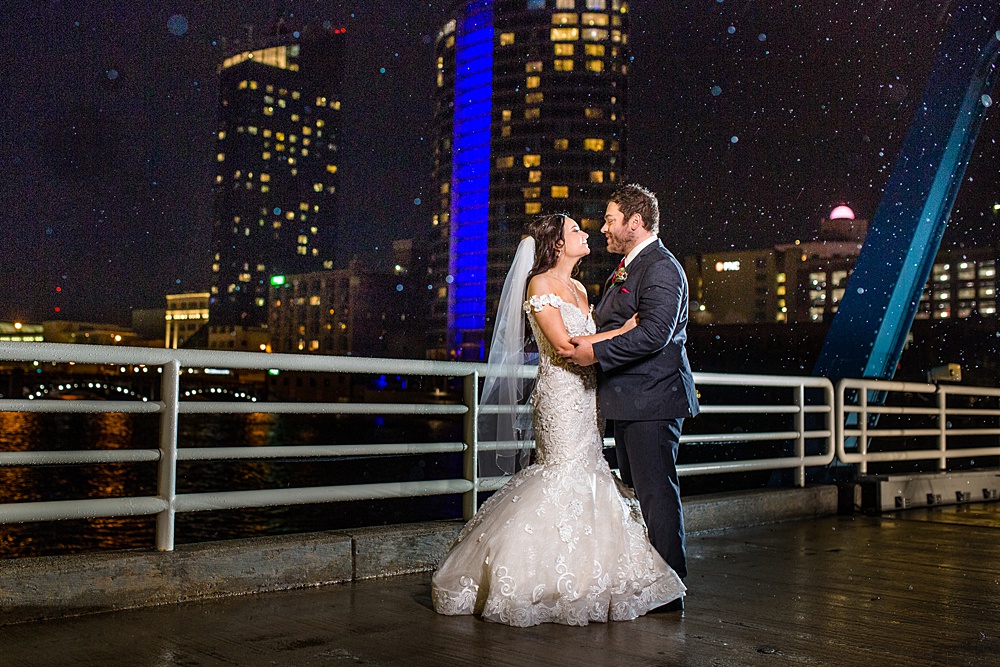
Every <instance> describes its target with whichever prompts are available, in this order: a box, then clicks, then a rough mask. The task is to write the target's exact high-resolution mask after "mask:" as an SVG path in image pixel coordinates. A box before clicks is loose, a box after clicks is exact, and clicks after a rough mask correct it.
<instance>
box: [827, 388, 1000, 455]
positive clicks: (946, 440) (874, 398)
mask: <svg viewBox="0 0 1000 667" xmlns="http://www.w3.org/2000/svg"><path fill="white" fill-rule="evenodd" d="M899 394H903V395H923V396H928V397H930V398H932V399H933V401H934V403H933V407H927V406H912V405H885V403H887V402H889V399H890V398H892V397H894V396H895V395H899ZM949 397H964V398H965V399H966V400H969V399H972V400H979V399H987V398H990V399H1000V389H998V388H995V387H968V386H961V385H945V384H920V383H916V382H895V381H888V380H857V379H843V380H841V381H840V382H838V383H837V396H836V408H837V415H836V420H835V421H836V425H837V434H836V442H837V458H838V459H839V460H840V461H841V462H843V463H849V464H856V465H857V466H858V472H859V473H862V474H865V473H867V472H868V464H869V463H878V462H887V461H928V460H936V461H937V465H936V468H937V470H938V471H945V470H947V469H948V461H949V460H951V459H969V458H974V457H984V456H1000V401H997V403H998V407H997V408H969V407H964V408H963V407H955V406H949V405H948V399H949ZM872 402H875V403H876V404H874V405H872V404H871V403H872ZM884 416H898V417H916V418H920V419H921V423H919V424H918V425H916V426H914V425H912V424H908V425H904V426H893V425H890V426H886V425H885V424H879V423H878V421H877V420H878V418H879V417H884ZM959 417H964V418H975V417H983V418H986V417H992V418H993V419H992V420H991V422H992V423H990V424H986V425H981V426H978V427H969V426H966V425H963V426H955V425H954V423H953V419H954V418H959ZM929 422H933V424H931V423H929ZM969 436H995V437H996V438H997V444H996V445H994V446H987V447H982V446H976V447H956V446H953V441H954V439H956V438H961V437H969ZM900 438H906V439H907V440H908V441H911V442H912V443H913V444H912V445H911V446H909V447H906V448H905V449H894V450H880V451H871V450H872V448H873V447H875V448H877V447H878V446H879V445H880V444H881V443H883V442H885V441H886V440H888V439H900ZM921 445H923V446H921Z"/></svg>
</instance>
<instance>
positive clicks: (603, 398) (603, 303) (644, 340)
mask: <svg viewBox="0 0 1000 667" xmlns="http://www.w3.org/2000/svg"><path fill="white" fill-rule="evenodd" d="M627 272H628V277H627V278H626V279H625V282H623V283H619V284H617V285H614V284H608V285H606V286H605V289H604V295H603V296H602V297H601V300H600V302H599V303H598V304H597V309H596V312H595V319H596V323H597V327H598V330H599V331H608V330H609V329H617V328H618V327H620V326H622V325H623V324H624V323H625V322H626V321H627V320H628V319H629V318H630V317H632V316H633V315H635V314H636V313H639V326H637V327H635V328H634V329H632V330H631V331H629V332H627V333H625V334H623V335H621V336H616V337H614V338H611V339H609V340H604V341H600V342H598V343H595V344H594V355H595V356H596V357H597V363H598V400H599V402H600V406H601V414H602V415H603V416H604V417H605V418H606V419H618V420H625V421H650V420H660V419H674V418H679V417H694V416H695V415H696V414H698V411H699V408H698V398H697V394H696V393H695V388H694V378H693V377H692V376H691V366H690V364H689V363H688V358H687V352H686V351H685V349H684V343H685V342H686V341H687V323H688V282H687V277H686V276H685V275H684V270H683V269H682V268H681V265H680V262H678V261H677V258H676V257H674V256H673V254H671V253H670V251H669V250H667V249H666V248H665V247H664V246H663V243H661V242H660V240H659V239H657V240H656V242H655V243H651V244H650V245H648V246H646V247H645V248H643V249H642V251H641V252H640V253H639V254H638V255H637V256H636V257H635V258H634V259H633V260H632V262H631V263H630V264H629V265H628V269H627Z"/></svg>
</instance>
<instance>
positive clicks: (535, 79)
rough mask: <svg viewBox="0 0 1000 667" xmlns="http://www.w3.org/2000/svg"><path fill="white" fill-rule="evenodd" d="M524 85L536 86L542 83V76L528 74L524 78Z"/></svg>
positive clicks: (527, 86)
mask: <svg viewBox="0 0 1000 667" xmlns="http://www.w3.org/2000/svg"><path fill="white" fill-rule="evenodd" d="M524 85H525V87H526V88H538V86H540V85H542V77H540V76H529V77H528V78H527V79H525V80H524Z"/></svg>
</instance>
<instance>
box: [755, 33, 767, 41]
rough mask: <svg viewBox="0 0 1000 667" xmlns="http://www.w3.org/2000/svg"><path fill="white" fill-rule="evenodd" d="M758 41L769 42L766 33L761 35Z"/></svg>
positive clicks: (758, 36)
mask: <svg viewBox="0 0 1000 667" xmlns="http://www.w3.org/2000/svg"><path fill="white" fill-rule="evenodd" d="M757 40H758V41H760V42H763V41H765V40H767V35H765V34H764V33H760V34H759V35H757Z"/></svg>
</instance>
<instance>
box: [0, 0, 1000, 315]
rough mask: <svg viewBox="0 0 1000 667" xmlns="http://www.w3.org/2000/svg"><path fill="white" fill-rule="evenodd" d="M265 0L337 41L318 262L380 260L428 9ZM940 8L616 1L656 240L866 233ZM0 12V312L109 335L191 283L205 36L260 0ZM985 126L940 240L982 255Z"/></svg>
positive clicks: (211, 120)
mask: <svg viewBox="0 0 1000 667" xmlns="http://www.w3.org/2000/svg"><path fill="white" fill-rule="evenodd" d="M283 4H284V5H285V7H286V9H287V10H288V11H290V12H292V14H293V15H294V17H295V18H296V19H305V20H308V19H312V18H318V19H325V20H330V21H332V22H333V23H334V24H335V25H340V26H344V27H346V28H347V30H348V48H347V50H348V54H349V68H348V71H347V73H346V75H345V88H344V91H343V96H342V100H343V110H344V111H343V113H344V121H345V123H344V140H343V142H342V144H341V147H342V154H341V161H340V165H339V166H340V174H341V176H342V181H341V193H342V195H343V197H342V210H341V215H342V218H343V220H344V221H345V223H346V227H347V228H348V229H352V230H362V231H363V232H364V233H363V234H362V233H356V234H355V235H354V236H353V238H344V239H343V242H342V244H341V246H340V247H339V248H338V252H339V255H338V261H339V263H341V264H344V263H346V261H347V260H348V259H350V258H351V257H352V256H354V255H365V256H369V257H371V261H372V264H373V265H376V266H378V265H381V264H383V263H384V262H386V261H387V259H388V253H387V246H388V245H389V242H390V241H391V240H392V239H393V238H406V237H412V236H414V235H416V234H417V233H418V232H419V231H420V230H421V229H423V228H424V227H425V226H426V225H428V224H429V220H430V217H431V215H432V212H431V210H430V208H429V207H428V206H427V205H426V204H423V205H422V204H420V203H419V202H420V201H427V200H428V199H430V197H429V196H428V195H429V194H430V190H429V176H430V168H431V164H432V162H431V151H430V144H431V142H430V135H429V132H430V130H431V127H430V121H431V118H430V112H431V105H430V102H429V100H430V96H431V94H432V91H433V86H434V71H435V70H434V55H433V45H434V36H435V35H436V32H437V29H438V28H439V26H440V24H441V23H442V17H443V16H444V15H445V8H446V7H447V6H448V5H449V4H450V3H447V2H444V3H441V2H435V3H416V2H412V3H411V2H387V1H384V0H378V1H374V0H366V1H363V2H362V1H359V2H355V3H348V2H341V1H322V2H320V1H312V0H305V1H299V2H296V1H293V0H290V1H288V2H285V3H283ZM955 4H956V3H955V2H952V1H948V0H939V1H923V0H879V1H874V2H872V1H868V0H841V1H839V2H838V1H834V0H809V1H807V2H806V1H803V2H762V1H760V0H722V1H718V0H688V1H674V0H671V1H667V0H634V2H632V3H631V11H632V14H631V30H630V49H631V54H632V56H633V58H634V60H633V62H632V63H631V69H630V81H629V87H630V88H629V105H630V120H629V125H628V132H629V143H628V150H629V159H628V165H629V167H628V170H627V174H626V176H627V177H628V178H630V179H633V180H637V181H639V182H642V183H643V184H645V185H647V186H649V187H651V188H652V189H653V190H655V191H657V192H658V193H659V195H660V198H661V210H662V212H663V213H662V215H663V233H662V236H663V238H664V241H665V242H666V243H667V244H668V245H669V246H671V247H672V248H673V249H674V251H675V252H676V253H677V254H679V255H685V254H689V253H692V252H698V251H713V250H722V249H728V248H747V247H763V246H768V245H772V244H774V243H782V242H791V241H794V240H795V239H798V238H801V239H808V238H813V237H814V236H815V233H816V230H817V226H818V221H819V219H820V218H821V217H823V215H825V214H826V213H828V212H829V211H830V209H832V208H833V206H834V205H836V204H840V203H846V204H848V205H850V206H851V207H853V208H854V209H855V211H856V212H857V214H858V216H859V217H862V218H870V217H871V216H872V214H873V213H874V211H875V208H876V206H877V205H878V202H879V199H880V197H881V190H882V187H883V186H884V183H885V181H886V179H887V178H888V175H889V173H890V171H891V169H892V165H893V164H894V162H895V159H896V155H897V152H898V150H899V147H900V145H901V144H902V140H903V136H904V135H905V132H906V129H907V127H908V125H909V122H910V120H911V118H912V115H913V109H914V107H915V105H916V104H917V103H918V102H919V100H920V97H921V95H922V93H923V87H924V84H925V81H926V78H927V75H928V73H929V70H930V67H931V65H932V63H933V59H934V56H935V49H936V46H937V43H938V40H939V39H940V35H941V32H942V30H943V29H944V28H945V26H946V17H947V12H948V10H949V8H951V7H952V6H953V5H955ZM6 6H7V7H8V10H7V15H8V25H9V26H10V27H9V29H8V38H7V39H5V40H4V42H3V46H2V47H0V49H2V53H3V56H2V58H3V60H2V64H3V72H4V80H3V89H4V92H5V93H6V94H5V95H4V97H3V101H4V114H5V118H4V122H3V123H2V124H0V137H2V147H3V150H2V155H0V160H2V164H0V166H2V168H3V176H2V184H3V187H2V197H3V211H4V212H5V213H6V215H5V217H4V219H3V223H2V224H4V225H5V227H6V230H5V233H4V240H5V243H4V244H3V245H2V248H0V266H2V268H0V275H2V280H0V319H5V320H10V319H26V320H31V321H41V320H42V319H56V318H68V319H81V320H91V321H113V322H119V323H122V324H128V322H129V318H128V311H129V309H130V308H153V307H163V303H164V298H163V297H164V295H165V294H167V293H171V292H180V291H200V290H204V289H206V288H207V284H208V273H209V271H208V269H209V264H210V261H209V259H210V256H209V250H208V248H209V240H210V236H211V202H212V200H211V184H212V181H213V176H214V168H215V163H214V154H215V149H214V137H213V130H214V124H215V117H216V105H217V101H218V85H217V80H216V71H215V68H216V65H217V63H218V62H219V61H220V60H221V59H222V57H223V54H224V53H225V49H224V46H223V38H225V37H229V36H235V35H239V34H241V32H242V26H243V25H245V24H251V23H253V24H256V25H258V26H262V25H265V24H266V23H268V22H269V20H270V19H271V17H272V16H273V13H274V6H275V2H274V1H273V0H257V1H249V2H241V3H231V2H218V1H200V2H194V1H187V2H149V1H148V0H132V1H130V2H107V1H103V2H96V1H90V2H85V1H75V2H69V1H66V0H64V1H60V0H49V1H39V0H32V1H28V0H17V1H16V2H11V3H8V4H7V5H6ZM383 70H384V71H383ZM995 108H996V107H994V109H995ZM991 111H993V110H992V109H991ZM995 115H996V114H995V112H994V113H991V114H990V115H989V116H988V117H987V119H986V122H985V123H984V125H983V130H982V132H981V134H980V138H979V142H978V144H977V149H976V151H975V153H974V155H973V159H972V162H971V164H970V166H969V170H968V172H967V174H966V181H967V182H966V184H965V185H964V186H963V190H962V191H961V193H960V194H959V200H958V203H957V207H956V212H955V214H954V216H953V221H952V223H951V226H950V228H949V231H948V234H947V235H946V241H948V242H951V243H964V244H966V245H971V244H977V243H984V242H995V241H993V238H994V236H995V232H996V227H997V216H996V214H995V213H993V211H992V204H993V203H994V201H996V199H997V198H1000V188H998V187H997V180H998V179H997V173H998V169H1000V150H998V147H997V144H996V139H997V138H998V136H1000V128H998V122H997V120H996V118H995V117H994V116H995ZM569 208H570V211H571V212H572V199H570V201H569ZM376 248H377V249H376ZM57 288H58V291H57ZM56 307H58V308H60V312H59V313H56V312H55V308H56Z"/></svg>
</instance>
